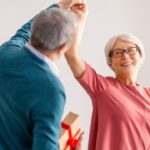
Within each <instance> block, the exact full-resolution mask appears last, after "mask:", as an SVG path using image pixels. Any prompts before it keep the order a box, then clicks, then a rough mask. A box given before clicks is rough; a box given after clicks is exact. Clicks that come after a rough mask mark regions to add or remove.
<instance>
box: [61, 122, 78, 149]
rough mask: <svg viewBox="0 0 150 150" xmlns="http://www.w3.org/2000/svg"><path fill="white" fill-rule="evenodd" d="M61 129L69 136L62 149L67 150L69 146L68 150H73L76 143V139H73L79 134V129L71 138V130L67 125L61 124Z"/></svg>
mask: <svg viewBox="0 0 150 150" xmlns="http://www.w3.org/2000/svg"><path fill="white" fill-rule="evenodd" d="M61 126H62V128H64V129H66V130H67V131H68V135H69V139H68V141H67V145H66V147H65V148H64V150H66V149H67V148H68V146H70V150H74V148H75V146H76V145H77V143H78V141H79V140H78V139H75V138H76V136H77V135H78V134H79V133H80V129H79V130H78V131H77V132H76V133H75V135H74V136H72V132H71V128H70V126H69V125H67V124H65V123H63V122H62V123H61Z"/></svg>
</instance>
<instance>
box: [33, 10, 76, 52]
mask: <svg viewBox="0 0 150 150" xmlns="http://www.w3.org/2000/svg"><path fill="white" fill-rule="evenodd" d="M77 23H78V20H77V17H76V16H75V14H74V13H73V12H71V11H67V10H62V9H60V8H49V9H47V10H44V11H42V12H41V13H39V14H38V15H37V16H36V17H35V18H34V20H33V23H32V27H31V45H32V46H33V47H35V48H37V49H42V50H50V51H53V50H55V49H57V48H59V47H60V46H62V45H64V44H67V43H68V42H69V41H70V40H71V38H72V35H73V33H74V32H75V29H76V27H77Z"/></svg>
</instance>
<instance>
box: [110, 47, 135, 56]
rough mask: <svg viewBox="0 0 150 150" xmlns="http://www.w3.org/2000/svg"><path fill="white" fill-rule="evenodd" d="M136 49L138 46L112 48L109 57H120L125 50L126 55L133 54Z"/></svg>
mask: <svg viewBox="0 0 150 150" xmlns="http://www.w3.org/2000/svg"><path fill="white" fill-rule="evenodd" d="M137 51H138V47H129V48H127V49H116V50H112V51H111V52H110V54H109V56H110V57H112V56H114V57H122V56H123V55H124V53H125V52H126V53H127V54H128V55H135V54H136V52H137Z"/></svg>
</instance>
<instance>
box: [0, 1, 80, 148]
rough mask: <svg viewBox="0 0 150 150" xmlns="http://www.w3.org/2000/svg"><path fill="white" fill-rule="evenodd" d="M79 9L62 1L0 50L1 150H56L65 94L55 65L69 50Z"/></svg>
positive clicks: (24, 28) (32, 21) (41, 14)
mask: <svg viewBox="0 0 150 150" xmlns="http://www.w3.org/2000/svg"><path fill="white" fill-rule="evenodd" d="M52 7H54V8H52ZM58 7H62V8H65V9H68V8H69V7H71V8H70V10H72V11H68V10H64V9H61V8H58ZM78 9H79V8H78V7H77V6H73V2H72V1H66V0H62V1H61V2H60V3H58V4H54V5H52V6H51V7H50V8H49V9H46V10H44V11H42V12H41V13H40V14H38V15H37V16H36V17H35V18H34V19H32V20H30V21H29V22H28V23H26V24H25V25H24V26H23V27H22V28H21V29H19V30H18V31H17V32H16V34H15V35H14V36H13V37H12V38H11V39H10V40H9V41H8V42H5V43H4V44H3V45H1V47H0V56H1V57H0V150H31V149H32V150H58V149H59V146H58V138H59V134H60V125H61V117H62V114H63V110H64V104H65V92H64V88H63V85H62V83H61V82H60V80H59V78H58V68H57V66H56V65H55V63H54V62H55V61H56V60H58V59H59V57H60V56H61V55H62V54H64V52H66V51H67V49H68V46H69V43H70V41H71V39H72V36H73V34H74V32H75V30H76V26H77V18H76V16H75V14H74V13H73V11H74V12H75V13H77V12H78Z"/></svg>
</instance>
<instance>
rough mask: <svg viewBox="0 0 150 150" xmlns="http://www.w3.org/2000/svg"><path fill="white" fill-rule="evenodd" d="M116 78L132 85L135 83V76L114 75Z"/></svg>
mask: <svg viewBox="0 0 150 150" xmlns="http://www.w3.org/2000/svg"><path fill="white" fill-rule="evenodd" d="M116 79H117V80H118V81H120V82H122V83H123V84H126V85H133V86H134V85H136V76H132V77H122V76H116Z"/></svg>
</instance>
